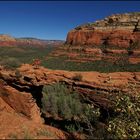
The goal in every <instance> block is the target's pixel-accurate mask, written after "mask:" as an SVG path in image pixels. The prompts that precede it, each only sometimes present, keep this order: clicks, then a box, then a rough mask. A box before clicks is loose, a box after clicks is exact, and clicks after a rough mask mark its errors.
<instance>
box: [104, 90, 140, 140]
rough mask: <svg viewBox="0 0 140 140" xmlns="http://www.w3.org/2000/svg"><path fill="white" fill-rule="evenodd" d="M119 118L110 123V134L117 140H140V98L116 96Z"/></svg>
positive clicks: (115, 109) (123, 95) (137, 96)
mask: <svg viewBox="0 0 140 140" xmlns="http://www.w3.org/2000/svg"><path fill="white" fill-rule="evenodd" d="M114 101H115V108H114V111H115V113H116V115H117V116H115V117H114V118H112V119H111V120H110V121H109V123H108V129H107V130H108V132H109V133H110V134H112V135H114V136H115V137H116V138H117V139H137V138H140V96H139V95H135V97H132V95H129V94H128V95H125V94H122V93H119V94H118V95H117V96H115V100H114Z"/></svg>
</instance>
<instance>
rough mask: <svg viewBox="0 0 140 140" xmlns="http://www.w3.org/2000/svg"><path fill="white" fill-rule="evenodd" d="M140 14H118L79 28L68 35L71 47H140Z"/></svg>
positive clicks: (67, 41)
mask: <svg viewBox="0 0 140 140" xmlns="http://www.w3.org/2000/svg"><path fill="white" fill-rule="evenodd" d="M139 38H140V12H137V13H126V14H116V15H112V16H109V17H107V18H105V19H103V20H99V21H96V22H94V23H89V24H85V25H82V26H78V27H76V28H75V29H73V30H72V31H70V32H69V33H68V35H67V40H66V43H67V44H70V45H92V46H99V45H109V46H116V47H117V48H119V47H120V48H128V47H134V45H135V47H140V40H139Z"/></svg>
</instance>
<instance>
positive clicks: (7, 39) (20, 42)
mask: <svg viewBox="0 0 140 140" xmlns="http://www.w3.org/2000/svg"><path fill="white" fill-rule="evenodd" d="M63 43H64V41H62V40H42V39H37V38H14V37H12V36H10V35H7V34H1V35H0V46H7V47H8V46H34V47H45V46H48V45H56V46H57V45H60V44H63Z"/></svg>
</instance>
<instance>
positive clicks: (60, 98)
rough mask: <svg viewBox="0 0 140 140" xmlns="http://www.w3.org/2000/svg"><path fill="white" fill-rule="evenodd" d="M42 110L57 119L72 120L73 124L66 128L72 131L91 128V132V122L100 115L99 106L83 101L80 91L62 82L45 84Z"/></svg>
mask: <svg viewBox="0 0 140 140" xmlns="http://www.w3.org/2000/svg"><path fill="white" fill-rule="evenodd" d="M42 111H43V113H49V114H50V115H52V116H53V117H54V118H56V119H57V118H62V119H64V120H67V121H71V122H72V124H69V125H65V129H66V130H67V131H69V132H71V133H72V132H75V131H78V132H79V131H83V129H89V133H90V131H91V128H92V127H91V126H92V125H91V122H92V123H95V122H96V121H97V120H98V117H99V116H100V112H99V109H98V108H95V107H94V106H93V105H90V104H85V103H83V102H82V99H81V98H80V96H79V94H78V93H75V92H74V91H73V90H72V89H69V88H68V87H67V86H66V85H64V84H62V83H56V84H53V85H48V86H44V88H43V98H42ZM81 123H83V124H84V125H85V127H83V126H82V124H81Z"/></svg>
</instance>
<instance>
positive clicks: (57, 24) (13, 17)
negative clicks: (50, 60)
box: [0, 1, 140, 40]
mask: <svg viewBox="0 0 140 140" xmlns="http://www.w3.org/2000/svg"><path fill="white" fill-rule="evenodd" d="M139 7H140V1H123V2H121V1H65V2H64V1H63V2H61V1H58V2H56V1H52V2H51V1H42V2H41V1H25V2H23V1H20V2H18V1H13V2H8V1H5V2H4V1H1V2H0V19H1V22H0V27H1V30H0V34H8V35H11V36H14V37H16V38H21V37H22V38H25V37H26V38H27V37H31V38H38V39H45V40H65V39H66V35H67V33H68V32H69V31H70V30H71V29H73V28H75V27H76V26H78V25H81V24H84V23H88V22H94V21H96V20H100V19H103V18H105V17H106V16H109V15H112V14H117V13H128V12H139Z"/></svg>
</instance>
